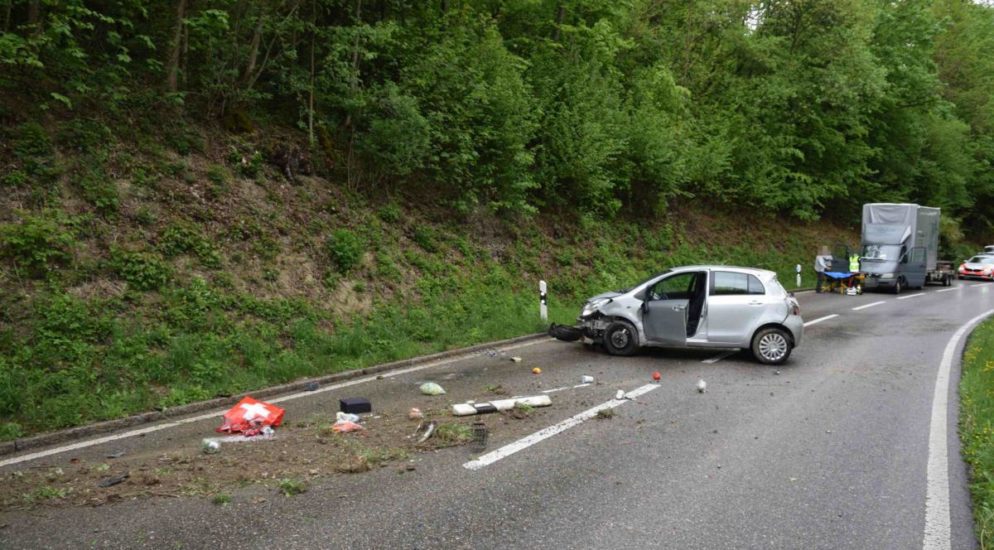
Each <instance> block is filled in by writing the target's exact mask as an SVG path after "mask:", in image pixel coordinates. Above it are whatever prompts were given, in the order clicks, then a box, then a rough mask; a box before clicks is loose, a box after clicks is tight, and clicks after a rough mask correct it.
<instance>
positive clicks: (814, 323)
mask: <svg viewBox="0 0 994 550" xmlns="http://www.w3.org/2000/svg"><path fill="white" fill-rule="evenodd" d="M838 316H839V314H838V313H833V314H831V315H826V316H824V317H819V318H817V319H815V320H814V321H808V322H807V323H804V326H805V327H810V326H811V325H817V324H818V323H820V322H822V321H828V320H829V319H835V318H836V317H838Z"/></svg>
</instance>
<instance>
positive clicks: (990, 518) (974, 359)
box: [959, 321, 994, 548]
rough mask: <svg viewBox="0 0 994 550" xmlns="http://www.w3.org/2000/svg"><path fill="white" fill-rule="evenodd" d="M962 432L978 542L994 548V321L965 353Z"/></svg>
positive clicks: (979, 329)
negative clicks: (968, 466) (968, 468)
mask: <svg viewBox="0 0 994 550" xmlns="http://www.w3.org/2000/svg"><path fill="white" fill-rule="evenodd" d="M959 430H960V439H961V441H962V442H963V457H964V458H965V459H966V461H967V463H968V464H969V465H970V474H971V475H970V480H971V481H970V494H971V495H972V497H973V517H974V526H975V529H976V532H977V540H979V541H980V547H981V548H994V321H987V322H985V323H983V324H981V325H980V326H978V327H977V329H976V330H974V332H973V334H972V335H971V336H970V340H969V342H968V343H967V347H966V350H965V351H964V352H963V374H962V377H961V379H960V426H959Z"/></svg>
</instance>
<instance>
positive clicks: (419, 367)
mask: <svg viewBox="0 0 994 550" xmlns="http://www.w3.org/2000/svg"><path fill="white" fill-rule="evenodd" d="M542 342H547V340H545V339H540V340H532V341H529V342H520V343H518V344H513V345H511V346H508V347H506V348H501V349H502V350H505V351H510V350H514V349H518V348H523V347H525V346H532V345H535V344H538V343H542ZM466 358H467V356H466V355H456V356H453V357H448V358H445V359H440V360H438V361H432V362H431V363H425V364H424V365H417V366H414V367H407V368H405V369H398V370H394V371H388V372H384V373H383V374H377V375H374V376H366V377H364V378H356V379H354V380H348V381H346V382H339V383H338V384H332V385H330V386H324V387H321V388H318V389H316V390H314V391H303V392H299V393H292V394H290V395H284V396H282V397H277V398H274V399H267V400H266V402H267V403H282V402H284V401H290V400H292V399H299V398H301V397H307V396H309V395H317V394H319V393H324V392H329V391H334V390H338V389H341V388H347V387H349V386H356V385H358V384H364V383H366V382H371V381H373V380H377V379H378V378H379V377H383V378H392V377H394V376H400V375H401V374H408V373H411V372H417V371H421V370H425V369H430V368H432V367H438V366H441V365H446V364H449V363H453V362H455V361H461V360H464V359H466ZM226 412H228V409H227V408H225V409H218V410H216V411H213V412H209V413H204V414H201V415H197V416H193V417H190V418H183V419H181V420H174V421H172V422H166V423H164V424H156V425H155V426H147V427H145V428H138V429H136V430H129V431H126V432H122V433H119V434H111V435H106V436H103V437H98V438H96V439H89V440H86V441H80V442H78V443H72V444H69V445H63V446H61V447H56V448H53V449H46V450H44V451H38V452H35V453H30V454H26V455H22V456H15V457H12V458H8V459H6V460H0V468H3V467H4V466H10V465H11V464H18V463H21V462H27V461H29V460H35V459H38V458H44V457H46V456H52V455H55V454H60V453H64V452H68V451H75V450H77V449H85V448H87V447H92V446H94V445H100V444H101V443H108V442H110V441H117V440H118V439H125V438H127V437H135V436H138V435H142V434H148V433H153V432H158V431H162V430H168V429H169V428H175V427H177V426H182V425H184V424H191V423H193V422H200V421H201V420H207V419H208V418H218V417H220V416H222V415H223V414H224V413H226Z"/></svg>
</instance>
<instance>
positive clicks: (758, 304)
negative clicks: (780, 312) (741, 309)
mask: <svg viewBox="0 0 994 550" xmlns="http://www.w3.org/2000/svg"><path fill="white" fill-rule="evenodd" d="M749 305H750V306H761V305H763V302H760V301H757V300H753V301H751V302H749Z"/></svg>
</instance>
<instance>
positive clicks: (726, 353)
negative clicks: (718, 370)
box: [701, 349, 739, 365]
mask: <svg viewBox="0 0 994 550" xmlns="http://www.w3.org/2000/svg"><path fill="white" fill-rule="evenodd" d="M738 351H739V350H737V349H730V350H728V351H723V352H721V353H719V354H718V355H715V356H714V357H712V358H710V359H705V360H703V361H701V363H707V364H709V365H711V364H714V363H717V362H718V361H721V360H722V359H724V358H726V357H728V356H730V355H734V354H736V353H738Z"/></svg>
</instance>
